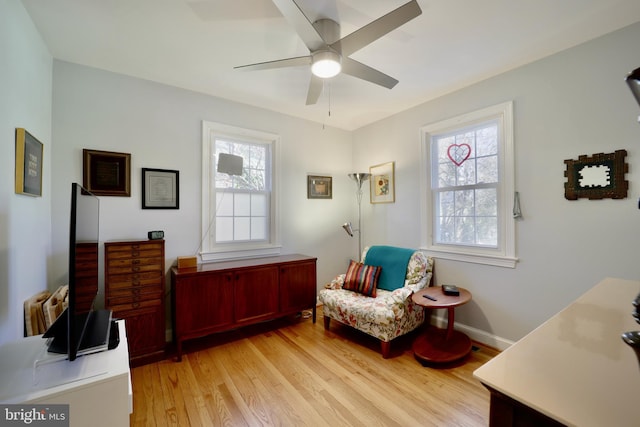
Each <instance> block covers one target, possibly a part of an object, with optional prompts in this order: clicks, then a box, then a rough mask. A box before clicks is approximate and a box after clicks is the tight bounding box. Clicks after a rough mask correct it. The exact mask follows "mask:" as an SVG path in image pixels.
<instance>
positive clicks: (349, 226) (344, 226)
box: [342, 222, 353, 237]
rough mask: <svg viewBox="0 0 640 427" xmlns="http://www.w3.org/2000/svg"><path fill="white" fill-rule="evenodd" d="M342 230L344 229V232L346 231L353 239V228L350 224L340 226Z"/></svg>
mask: <svg viewBox="0 0 640 427" xmlns="http://www.w3.org/2000/svg"><path fill="white" fill-rule="evenodd" d="M342 228H344V231H346V232H347V234H348V235H349V236H351V237H353V227H352V226H351V223H350V222H345V223H344V224H342Z"/></svg>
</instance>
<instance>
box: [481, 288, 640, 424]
mask: <svg viewBox="0 0 640 427" xmlns="http://www.w3.org/2000/svg"><path fill="white" fill-rule="evenodd" d="M639 292H640V281H629V280H620V279H605V280H603V281H602V282H600V283H599V284H598V285H596V286H595V287H594V288H593V289H591V290H590V291H588V292H587V293H586V294H584V295H583V296H581V297H580V298H578V299H577V300H576V301H575V302H574V303H572V304H571V305H570V306H568V307H567V308H565V309H564V310H562V311H561V312H560V313H558V314H557V315H555V316H554V317H552V318H551V319H549V320H548V321H547V322H545V323H544V324H542V325H541V326H540V327H538V328H537V329H535V330H534V331H533V332H531V333H530V334H528V335H527V336H525V337H524V338H522V339H521V340H520V341H518V342H517V343H515V344H514V345H512V346H511V347H509V348H508V349H507V350H505V351H503V352H502V353H501V354H500V355H498V356H496V357H495V358H494V359H493V360H491V361H489V362H487V363H486V364H485V365H483V366H481V367H480V368H478V369H477V370H476V371H475V372H474V376H475V377H476V378H478V379H479V380H480V381H481V382H482V383H483V384H484V385H485V386H487V388H488V389H489V390H490V391H491V414H490V419H491V425H517V424H518V423H517V422H516V421H517V420H516V419H517V418H518V417H519V416H522V415H523V414H522V412H519V411H520V410H522V409H523V408H525V409H526V410H530V409H529V408H531V409H533V410H534V411H537V412H538V413H541V414H544V416H546V417H549V418H550V420H549V419H547V420H548V421H549V423H544V424H553V423H554V421H557V422H559V423H562V424H566V425H576V426H584V427H588V426H597V427H601V426H616V427H623V426H638V425H640V415H639V413H638V405H639V404H640V400H638V396H639V395H640V368H639V366H638V359H637V358H636V355H635V353H634V352H633V350H632V349H631V348H630V347H629V346H628V345H627V344H625V343H624V342H623V340H622V339H621V334H622V333H623V332H626V331H632V330H640V325H639V324H637V323H636V322H635V320H634V319H633V318H632V316H631V312H632V311H633V306H632V302H633V300H634V299H635V297H636V296H637V295H638V293H639ZM506 402H510V403H508V404H506ZM522 405H524V406H522ZM534 411H531V412H534ZM534 415H535V414H534ZM526 418H527V417H526V416H525V419H526ZM509 420H511V421H509ZM541 424H543V423H542V422H541V421H539V420H538V422H537V423H536V424H535V425H541Z"/></svg>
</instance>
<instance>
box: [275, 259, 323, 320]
mask: <svg viewBox="0 0 640 427" xmlns="http://www.w3.org/2000/svg"><path fill="white" fill-rule="evenodd" d="M315 304H316V263H315V261H312V262H304V263H296V264H285V265H282V266H281V267H280V311H281V312H283V313H284V312H295V311H301V310H304V309H307V308H311V307H313V306H314V305H315Z"/></svg>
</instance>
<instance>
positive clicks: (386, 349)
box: [380, 341, 391, 359]
mask: <svg viewBox="0 0 640 427" xmlns="http://www.w3.org/2000/svg"><path fill="white" fill-rule="evenodd" d="M380 347H381V349H382V358H383V359H388V358H389V355H390V354H391V341H380Z"/></svg>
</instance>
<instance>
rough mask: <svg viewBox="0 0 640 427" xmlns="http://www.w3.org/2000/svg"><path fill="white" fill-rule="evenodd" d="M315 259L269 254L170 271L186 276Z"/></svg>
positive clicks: (313, 259)
mask: <svg viewBox="0 0 640 427" xmlns="http://www.w3.org/2000/svg"><path fill="white" fill-rule="evenodd" d="M316 260H317V258H315V257H311V256H307V255H301V254H290V255H279V256H269V257H261V258H248V259H238V260H233V261H220V262H209V263H204V264H198V266H197V267H193V268H181V269H178V268H177V267H173V268H172V269H171V271H172V273H173V274H175V275H178V276H186V275H191V274H198V273H204V272H209V271H212V272H214V271H225V270H234V269H238V268H246V267H260V266H267V265H275V264H287V263H296V262H304V261H316Z"/></svg>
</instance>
